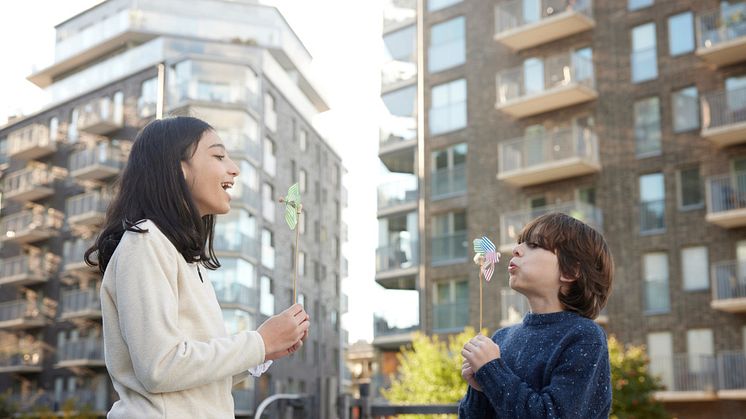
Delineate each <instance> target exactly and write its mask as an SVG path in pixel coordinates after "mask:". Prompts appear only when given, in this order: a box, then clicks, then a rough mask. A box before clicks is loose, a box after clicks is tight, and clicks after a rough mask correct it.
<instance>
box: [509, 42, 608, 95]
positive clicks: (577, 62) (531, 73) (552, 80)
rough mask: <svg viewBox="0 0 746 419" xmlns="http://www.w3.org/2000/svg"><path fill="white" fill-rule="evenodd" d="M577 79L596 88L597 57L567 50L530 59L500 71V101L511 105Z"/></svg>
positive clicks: (578, 81) (576, 81) (580, 82)
mask: <svg viewBox="0 0 746 419" xmlns="http://www.w3.org/2000/svg"><path fill="white" fill-rule="evenodd" d="M572 83H577V84H580V85H583V86H587V87H589V88H595V83H596V81H595V78H594V74H593V61H592V60H591V59H589V58H586V57H583V56H580V55H577V54H573V53H564V54H558V55H554V56H550V57H547V58H544V59H543V60H539V59H535V60H532V61H526V62H524V64H523V65H520V66H518V67H513V68H510V69H507V70H504V71H501V72H499V73H497V103H498V106H499V105H508V104H510V103H511V102H513V101H516V100H520V99H523V98H526V97H529V96H538V95H542V94H545V93H549V92H551V91H552V90H553V89H558V88H562V87H565V86H568V85H570V84H572Z"/></svg>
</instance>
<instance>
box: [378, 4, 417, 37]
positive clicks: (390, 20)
mask: <svg viewBox="0 0 746 419" xmlns="http://www.w3.org/2000/svg"><path fill="white" fill-rule="evenodd" d="M416 17H417V0H387V1H386V2H385V5H384V8H383V28H384V31H385V30H387V29H389V28H391V27H399V26H401V25H404V24H406V23H407V22H414V20H415V18H416Z"/></svg>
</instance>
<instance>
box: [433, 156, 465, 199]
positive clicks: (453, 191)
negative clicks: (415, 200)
mask: <svg viewBox="0 0 746 419" xmlns="http://www.w3.org/2000/svg"><path fill="white" fill-rule="evenodd" d="M431 189H432V190H431V191H430V195H431V196H430V197H431V199H433V200H435V199H446V198H451V197H454V196H459V195H464V194H466V164H458V165H456V166H453V167H450V168H445V169H438V170H436V171H434V172H432V174H431Z"/></svg>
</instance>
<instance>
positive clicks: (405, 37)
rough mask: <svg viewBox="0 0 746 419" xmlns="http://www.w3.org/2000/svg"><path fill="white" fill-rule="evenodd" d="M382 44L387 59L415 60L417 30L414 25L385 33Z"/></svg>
mask: <svg viewBox="0 0 746 419" xmlns="http://www.w3.org/2000/svg"><path fill="white" fill-rule="evenodd" d="M383 44H384V46H385V47H386V49H385V52H386V55H387V58H388V59H389V60H392V61H404V62H408V63H416V62H417V55H416V54H415V50H416V46H417V31H416V28H415V26H414V25H412V26H407V27H405V28H402V29H399V30H397V31H394V32H389V33H387V34H386V35H384V36H383Z"/></svg>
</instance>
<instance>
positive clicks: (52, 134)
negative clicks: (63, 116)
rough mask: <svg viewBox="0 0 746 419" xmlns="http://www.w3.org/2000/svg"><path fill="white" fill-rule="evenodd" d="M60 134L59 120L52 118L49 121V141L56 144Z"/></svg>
mask: <svg viewBox="0 0 746 419" xmlns="http://www.w3.org/2000/svg"><path fill="white" fill-rule="evenodd" d="M59 134H60V120H59V118H57V117H56V116H55V117H52V119H50V120H49V141H51V142H53V143H54V142H56V141H57V140H58V139H59Z"/></svg>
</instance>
